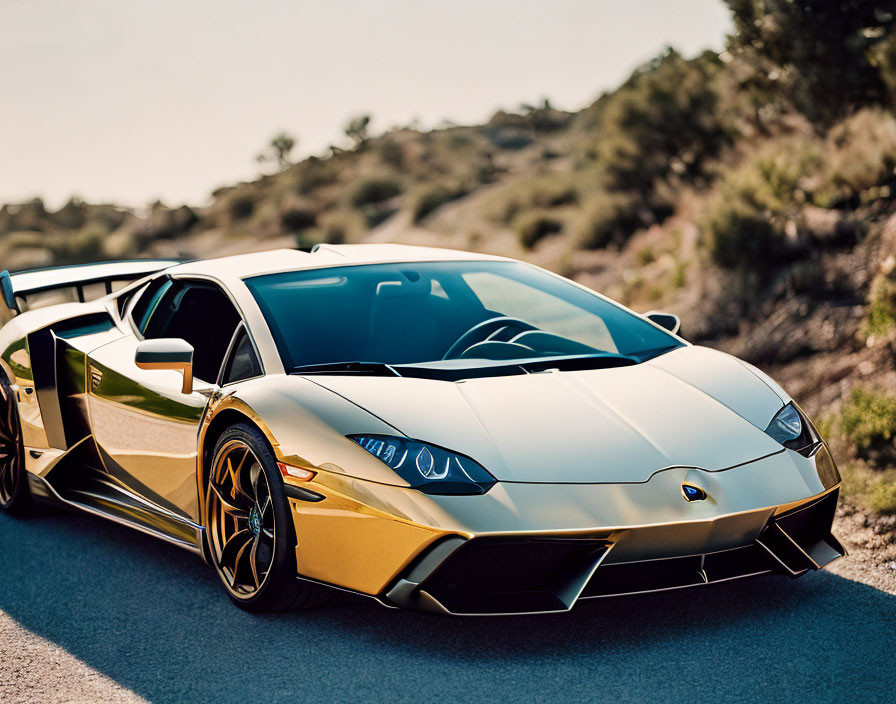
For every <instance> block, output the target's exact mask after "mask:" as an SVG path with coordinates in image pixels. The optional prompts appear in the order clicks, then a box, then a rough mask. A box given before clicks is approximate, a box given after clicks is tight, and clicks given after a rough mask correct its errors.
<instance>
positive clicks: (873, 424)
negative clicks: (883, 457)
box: [840, 387, 896, 455]
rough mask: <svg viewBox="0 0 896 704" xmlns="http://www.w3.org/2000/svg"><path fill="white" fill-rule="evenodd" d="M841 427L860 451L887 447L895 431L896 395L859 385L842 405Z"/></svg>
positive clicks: (862, 452)
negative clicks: (870, 389)
mask: <svg viewBox="0 0 896 704" xmlns="http://www.w3.org/2000/svg"><path fill="white" fill-rule="evenodd" d="M840 429H841V430H842V432H843V434H844V435H845V436H846V438H847V439H848V440H849V441H850V442H851V443H853V444H854V445H855V446H856V448H858V450H859V452H860V454H866V455H867V453H868V452H869V451H875V450H881V449H886V448H887V446H888V445H891V444H892V442H893V436H894V434H896V397H893V396H888V395H886V394H883V393H880V392H877V391H869V390H867V389H864V388H862V387H856V388H855V389H853V392H852V396H851V397H850V400H849V402H848V403H847V404H846V405H845V406H844V407H843V412H842V415H841V418H840Z"/></svg>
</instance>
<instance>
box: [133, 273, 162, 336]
mask: <svg viewBox="0 0 896 704" xmlns="http://www.w3.org/2000/svg"><path fill="white" fill-rule="evenodd" d="M170 288H171V279H169V278H168V277H167V276H160V277H159V278H157V279H155V280H153V281H150V283H149V285H147V286H145V287H144V288H143V291H142V292H141V293H140V297H139V298H138V299H137V302H136V303H135V304H134V308H133V310H132V311H131V320H132V321H133V322H134V326H135V327H136V328H137V329H138V330H139V331H140V332H141V333H142V332H143V330H144V329H145V328H146V323H147V322H148V321H149V316H150V315H152V312H153V311H154V310H155V309H156V305H157V304H158V302H159V299H160V298H161V297H162V296H163V295H164V294H165V292H166V291H167V290H168V289H170Z"/></svg>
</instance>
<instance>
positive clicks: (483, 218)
mask: <svg viewBox="0 0 896 704" xmlns="http://www.w3.org/2000/svg"><path fill="white" fill-rule="evenodd" d="M728 4H729V5H730V6H731V7H732V10H733V11H734V13H735V14H734V16H735V25H736V27H737V34H735V35H734V36H732V37H731V38H730V40H729V45H728V47H727V49H726V51H724V52H723V53H722V54H715V53H711V52H706V53H704V54H702V55H700V56H697V57H694V58H690V59H686V58H684V57H682V56H681V55H679V54H678V53H677V52H675V51H674V50H671V49H669V50H665V51H664V52H662V53H661V54H660V55H659V56H658V57H657V58H656V59H655V60H653V61H652V62H649V63H648V64H646V65H645V66H643V67H641V68H640V69H638V70H637V71H636V72H634V74H633V75H632V76H631V77H630V78H629V79H628V80H627V81H626V82H625V83H624V84H623V85H621V86H620V87H619V88H617V89H616V90H615V91H612V92H609V93H606V94H604V95H603V96H601V97H600V98H599V99H598V100H597V101H596V102H595V103H594V104H592V105H590V106H589V107H587V108H585V109H584V110H582V111H581V112H578V113H568V112H563V111H560V110H557V109H555V108H554V107H552V106H551V105H550V103H548V102H547V101H545V103H544V104H542V105H538V106H526V107H525V108H521V109H520V111H519V112H518V113H506V112H501V113H498V114H496V115H495V116H494V117H493V118H492V119H491V120H490V121H489V122H488V123H486V124H483V125H476V126H451V127H445V128H443V129H437V130H432V131H421V130H418V129H414V128H412V127H408V128H402V129H396V130H393V131H390V132H388V133H385V134H382V135H379V136H375V137H368V136H367V135H366V134H365V133H364V131H363V130H361V131H360V132H357V133H355V134H353V135H352V136H353V137H354V138H355V144H354V145H353V146H352V147H351V148H346V149H341V148H338V147H334V148H333V149H332V153H331V154H330V155H328V156H326V157H322V158H317V157H311V158H308V159H305V160H303V161H301V162H300V163H297V164H294V165H291V166H288V167H287V168H285V169H283V170H282V171H280V172H278V173H276V174H272V175H266V176H262V177H260V178H259V179H258V180H256V181H253V182H249V183H240V184H236V185H233V186H230V187H227V188H222V189H219V190H217V191H215V192H214V193H213V194H212V198H211V202H210V204H209V205H207V206H203V207H190V206H186V205H185V206H181V207H175V208H172V207H166V206H164V205H162V204H159V203H156V204H154V205H151V206H149V207H148V208H147V209H146V210H145V211H140V212H135V211H131V210H127V209H123V208H117V207H115V206H113V205H91V204H86V203H82V202H80V201H77V200H74V199H73V200H72V201H71V202H69V203H67V204H66V205H65V206H64V207H63V208H61V209H60V210H58V211H56V212H47V210H46V209H45V208H44V206H43V204H42V203H41V202H40V201H33V202H29V203H22V204H14V205H6V206H3V207H2V208H0V261H2V262H3V264H4V266H5V267H8V268H10V269H13V270H14V269H23V268H30V267H38V266H47V265H52V264H58V263H70V262H79V261H92V260H97V259H103V258H110V259H111V258H122V257H135V256H141V257H142V256H165V257H167V256H180V257H188V258H192V257H204V256H214V255H223V254H230V253H237V252H244V251H250V250H257V249H266V248H271V247H282V246H290V247H291V246H300V247H308V246H310V245H312V244H313V243H315V242H385V241H395V242H408V243H418V244H426V245H438V246H446V247H454V248H460V249H468V250H475V251H483V252H490V253H496V254H503V255H509V256H513V257H519V258H522V259H526V260H528V261H531V262H534V263H536V264H539V265H541V266H544V267H547V268H549V269H552V270H554V271H558V272H560V273H562V274H564V275H566V276H570V277H571V278H574V279H575V280H577V281H580V282H582V283H584V284H586V285H588V286H591V287H593V288H595V289H597V290H599V291H602V292H604V293H606V294H608V295H610V296H612V297H614V298H616V299H618V300H621V301H622V302H624V303H626V304H627V305H629V306H631V307H632V308H634V309H635V310H638V311H642V312H643V311H647V310H649V309H665V310H669V311H671V312H674V313H677V314H678V315H680V317H681V318H682V320H683V328H682V329H683V334H684V336H685V337H687V338H688V339H690V340H691V341H693V342H696V343H700V344H708V345H712V346H714V347H718V348H720V349H723V350H726V351H729V352H732V353H734V354H736V355H738V356H740V357H742V358H744V359H746V360H748V361H751V362H753V363H754V364H756V365H758V366H760V367H762V368H763V369H765V370H767V371H769V372H770V373H772V374H773V375H774V376H776V377H777V378H779V379H780V380H781V381H782V383H783V384H784V385H785V387H787V388H788V390H789V391H790V392H791V393H792V394H793V396H794V397H795V398H796V399H797V400H798V401H799V403H800V404H801V405H803V406H804V408H805V409H806V410H807V411H808V412H809V413H810V414H811V415H813V416H814V417H815V418H817V419H818V420H819V424H820V426H821V428H822V431H823V433H824V434H825V435H826V437H828V438H829V440H830V442H831V444H832V445H833V447H834V449H835V452H836V454H837V456H838V457H839V458H840V461H841V465H842V470H843V473H844V476H845V479H846V487H845V493H846V494H847V497H848V508H847V513H850V514H852V512H854V511H858V513H857V514H855V515H857V516H859V517H860V519H861V521H864V523H863V525H871V526H872V528H870V529H869V530H872V532H874V531H877V532H876V533H874V535H876V536H878V537H879V536H880V535H881V534H887V531H888V530H889V528H890V527H892V525H893V523H892V519H881V518H879V517H880V516H887V515H892V514H896V469H894V460H896V445H894V438H896V365H894V351H896V194H894V188H896V117H894V113H893V108H894V105H896V38H894V32H896V30H894V17H893V12H892V9H891V8H889V5H888V4H887V3H883V2H881V3H866V2H859V0H855V1H854V2H845V3H838V4H836V7H837V8H840V9H839V10H838V9H836V8H834V4H831V8H832V9H830V10H826V12H828V14H827V15H824V16H823V17H821V19H818V17H816V19H815V20H813V19H811V18H810V19H808V20H807V19H806V16H803V15H800V16H794V15H793V14H792V13H791V9H792V6H793V5H798V6H802V5H806V4H807V2H797V3H790V2H785V0H767V1H766V2H764V3H759V4H760V5H763V6H764V7H765V8H766V9H767V10H768V15H767V16H766V17H765V18H764V19H763V22H762V23H759V22H758V21H757V20H756V17H754V16H753V15H751V13H752V12H753V10H752V9H751V8H753V7H754V6H755V5H756V3H743V2H739V1H738V0H731V1H730V2H729V3H728ZM822 5H824V6H825V7H827V5H825V4H824V3H822ZM838 12H839V13H840V14H839V15H838V14H837V13H838ZM813 22H815V24H813ZM832 27H836V31H833V30H831V28H832ZM822 30H823V31H822ZM857 42H858V43H857ZM856 47H858V48H856ZM869 521H870V523H868V522H869ZM869 540H871V539H869ZM873 540H878V538H874V539H873ZM887 541H890V542H889V543H888V544H890V545H891V548H892V540H891V539H890V538H887V539H886V540H885V541H884V542H887ZM891 552H892V549H891ZM882 554H884V553H882ZM886 554H887V555H889V554H890V553H886ZM894 557H896V555H892V556H891V557H890V558H888V559H893V558H894Z"/></svg>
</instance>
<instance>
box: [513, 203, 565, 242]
mask: <svg viewBox="0 0 896 704" xmlns="http://www.w3.org/2000/svg"><path fill="white" fill-rule="evenodd" d="M514 229H515V230H516V235H517V239H519V242H520V244H521V245H523V247H525V248H526V249H532V248H533V247H534V246H535V245H536V244H538V242H539V241H540V240H541V239H542V238H544V237H547V236H548V235H552V234H554V233H556V232H560V231H561V230H562V229H563V223H562V222H561V221H560V220H558V219H557V218H555V217H553V216H552V215H550V214H549V213H545V212H541V211H528V212H524V213H521V214H520V215H519V216H517V218H516V220H515V221H514Z"/></svg>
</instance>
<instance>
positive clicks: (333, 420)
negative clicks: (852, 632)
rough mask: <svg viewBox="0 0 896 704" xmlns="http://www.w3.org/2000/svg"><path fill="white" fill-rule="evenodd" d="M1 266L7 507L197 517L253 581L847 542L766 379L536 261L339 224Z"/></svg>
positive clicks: (245, 592) (670, 563)
mask: <svg viewBox="0 0 896 704" xmlns="http://www.w3.org/2000/svg"><path fill="white" fill-rule="evenodd" d="M0 288H2V294H3V295H2V299H3V302H4V304H5V306H3V307H2V312H0V315H2V322H3V326H2V328H0V367H2V369H0V372H2V373H0V377H2V378H0V403H2V408H0V507H2V508H3V509H4V510H6V511H9V512H11V513H16V514H24V513H26V512H27V511H28V509H29V508H30V507H31V506H32V503H33V501H35V500H45V501H51V502H56V503H58V504H62V505H64V506H68V507H72V508H76V509H79V510H83V511H87V512H89V513H92V514H96V515H99V516H103V517H105V518H108V519H110V520H113V521H116V522H118V523H122V524H125V525H128V526H131V527H133V528H136V529H138V530H141V531H143V532H145V533H149V534H151V535H154V536H158V537H159V538H162V539H164V540H167V541H169V542H172V543H174V544H176V545H180V546H182V547H184V548H186V549H187V550H190V551H192V552H195V553H196V554H197V555H200V556H202V557H203V558H204V559H205V560H207V561H208V562H209V563H210V564H211V565H212V566H213V567H214V569H215V570H216V572H217V574H218V576H219V577H220V579H221V582H222V584H223V585H224V588H225V589H226V590H227V593H228V594H229V595H230V598H231V599H232V600H233V601H234V602H236V604H238V605H239V606H241V607H243V608H245V609H250V610H262V609H280V608H287V607H289V606H299V607H302V606H306V607H307V606H312V605H314V604H317V603H319V602H320V601H321V599H322V598H324V597H325V596H326V595H327V594H328V593H332V589H333V588H337V589H341V590H346V591H350V592H354V593H358V594H363V595H367V596H369V597H371V598H373V599H376V600H377V601H379V602H380V603H382V604H384V605H386V606H391V607H408V608H418V609H428V610H432V611H438V612H442V613H451V614H520V613H541V612H556V611H567V610H569V609H571V608H572V607H573V606H574V605H575V604H576V603H577V602H578V601H579V600H581V599H593V598H600V597H608V596H614V595H619V594H631V593H638V592H648V591H656V590H665V589H677V588H681V587H691V586H703V585H707V584H713V583H716V582H724V581H727V580H733V579H739V578H742V577H750V576H754V575H761V574H772V573H774V574H784V575H789V576H791V577H796V576H799V575H801V574H803V573H805V572H807V571H809V570H816V569H819V568H820V567H822V566H823V565H825V564H826V563H827V562H829V561H831V560H833V559H835V558H837V557H839V556H841V555H843V554H844V551H843V548H842V547H841V546H840V544H839V543H838V542H837V540H836V539H835V538H834V537H833V536H832V535H831V523H832V520H833V516H834V510H835V508H836V503H837V491H838V487H839V484H840V477H839V474H838V472H837V468H836V466H835V464H834V461H833V460H832V458H831V455H830V453H829V451H828V448H827V446H826V444H825V443H824V441H823V440H822V438H821V437H820V436H819V434H818V432H817V431H816V430H815V428H814V427H813V426H812V423H811V422H810V421H809V420H808V419H807V418H806V416H805V415H804V414H803V412H802V411H801V410H800V409H799V408H798V407H797V406H796V404H795V403H793V401H792V400H791V399H790V397H789V396H788V395H787V394H786V393H785V392H784V391H783V390H782V389H781V388H780V387H779V386H778V385H777V384H776V383H775V382H774V381H772V380H771V379H770V378H768V377H767V376H766V375H764V374H763V373H762V372H760V371H759V370H757V369H755V368H754V367H752V366H750V365H749V364H746V363H744V362H741V361H739V360H738V359H735V358H734V357H731V356H729V355H726V354H722V353H720V352H716V351H713V350H710V349H707V348H703V347H698V346H694V345H691V344H689V343H688V342H686V341H685V340H683V339H682V338H681V337H679V336H678V335H677V334H676V333H677V331H678V319H677V318H676V317H675V316H673V315H669V314H662V313H649V314H647V315H643V316H642V315H638V314H636V313H633V312H632V311H630V310H627V309H626V308H624V307H622V306H620V305H618V304H616V303H614V302H613V301H611V300H609V299H607V298H605V297H603V296H601V295H599V294H596V293H594V292H593V291H590V290H588V289H587V288H585V287H583V286H580V285H578V284H576V283H573V282H571V281H568V280H566V279H564V278H562V277H560V276H557V275H554V274H551V273H549V272H547V271H544V270H543V269H539V268H537V267H534V266H530V265H528V264H524V263H521V262H517V261H513V260H510V259H505V258H501V257H492V256H485V255H479V254H467V253H464V252H453V251H447V250H439V249H430V248H420V247H407V246H399V245H343V246H329V245H323V246H318V247H316V248H315V249H314V250H313V251H312V252H310V253H307V252H300V251H292V250H281V251H271V252H262V253H257V254H246V255H241V256H234V257H226V258H221V259H211V260H204V261H195V262H189V263H178V262H175V261H154V260H142V261H130V262H108V263H100V264H89V265H84V266H76V267H63V268H57V269H44V270H38V271H30V272H20V273H13V274H10V273H8V272H3V273H2V274H0Z"/></svg>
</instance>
